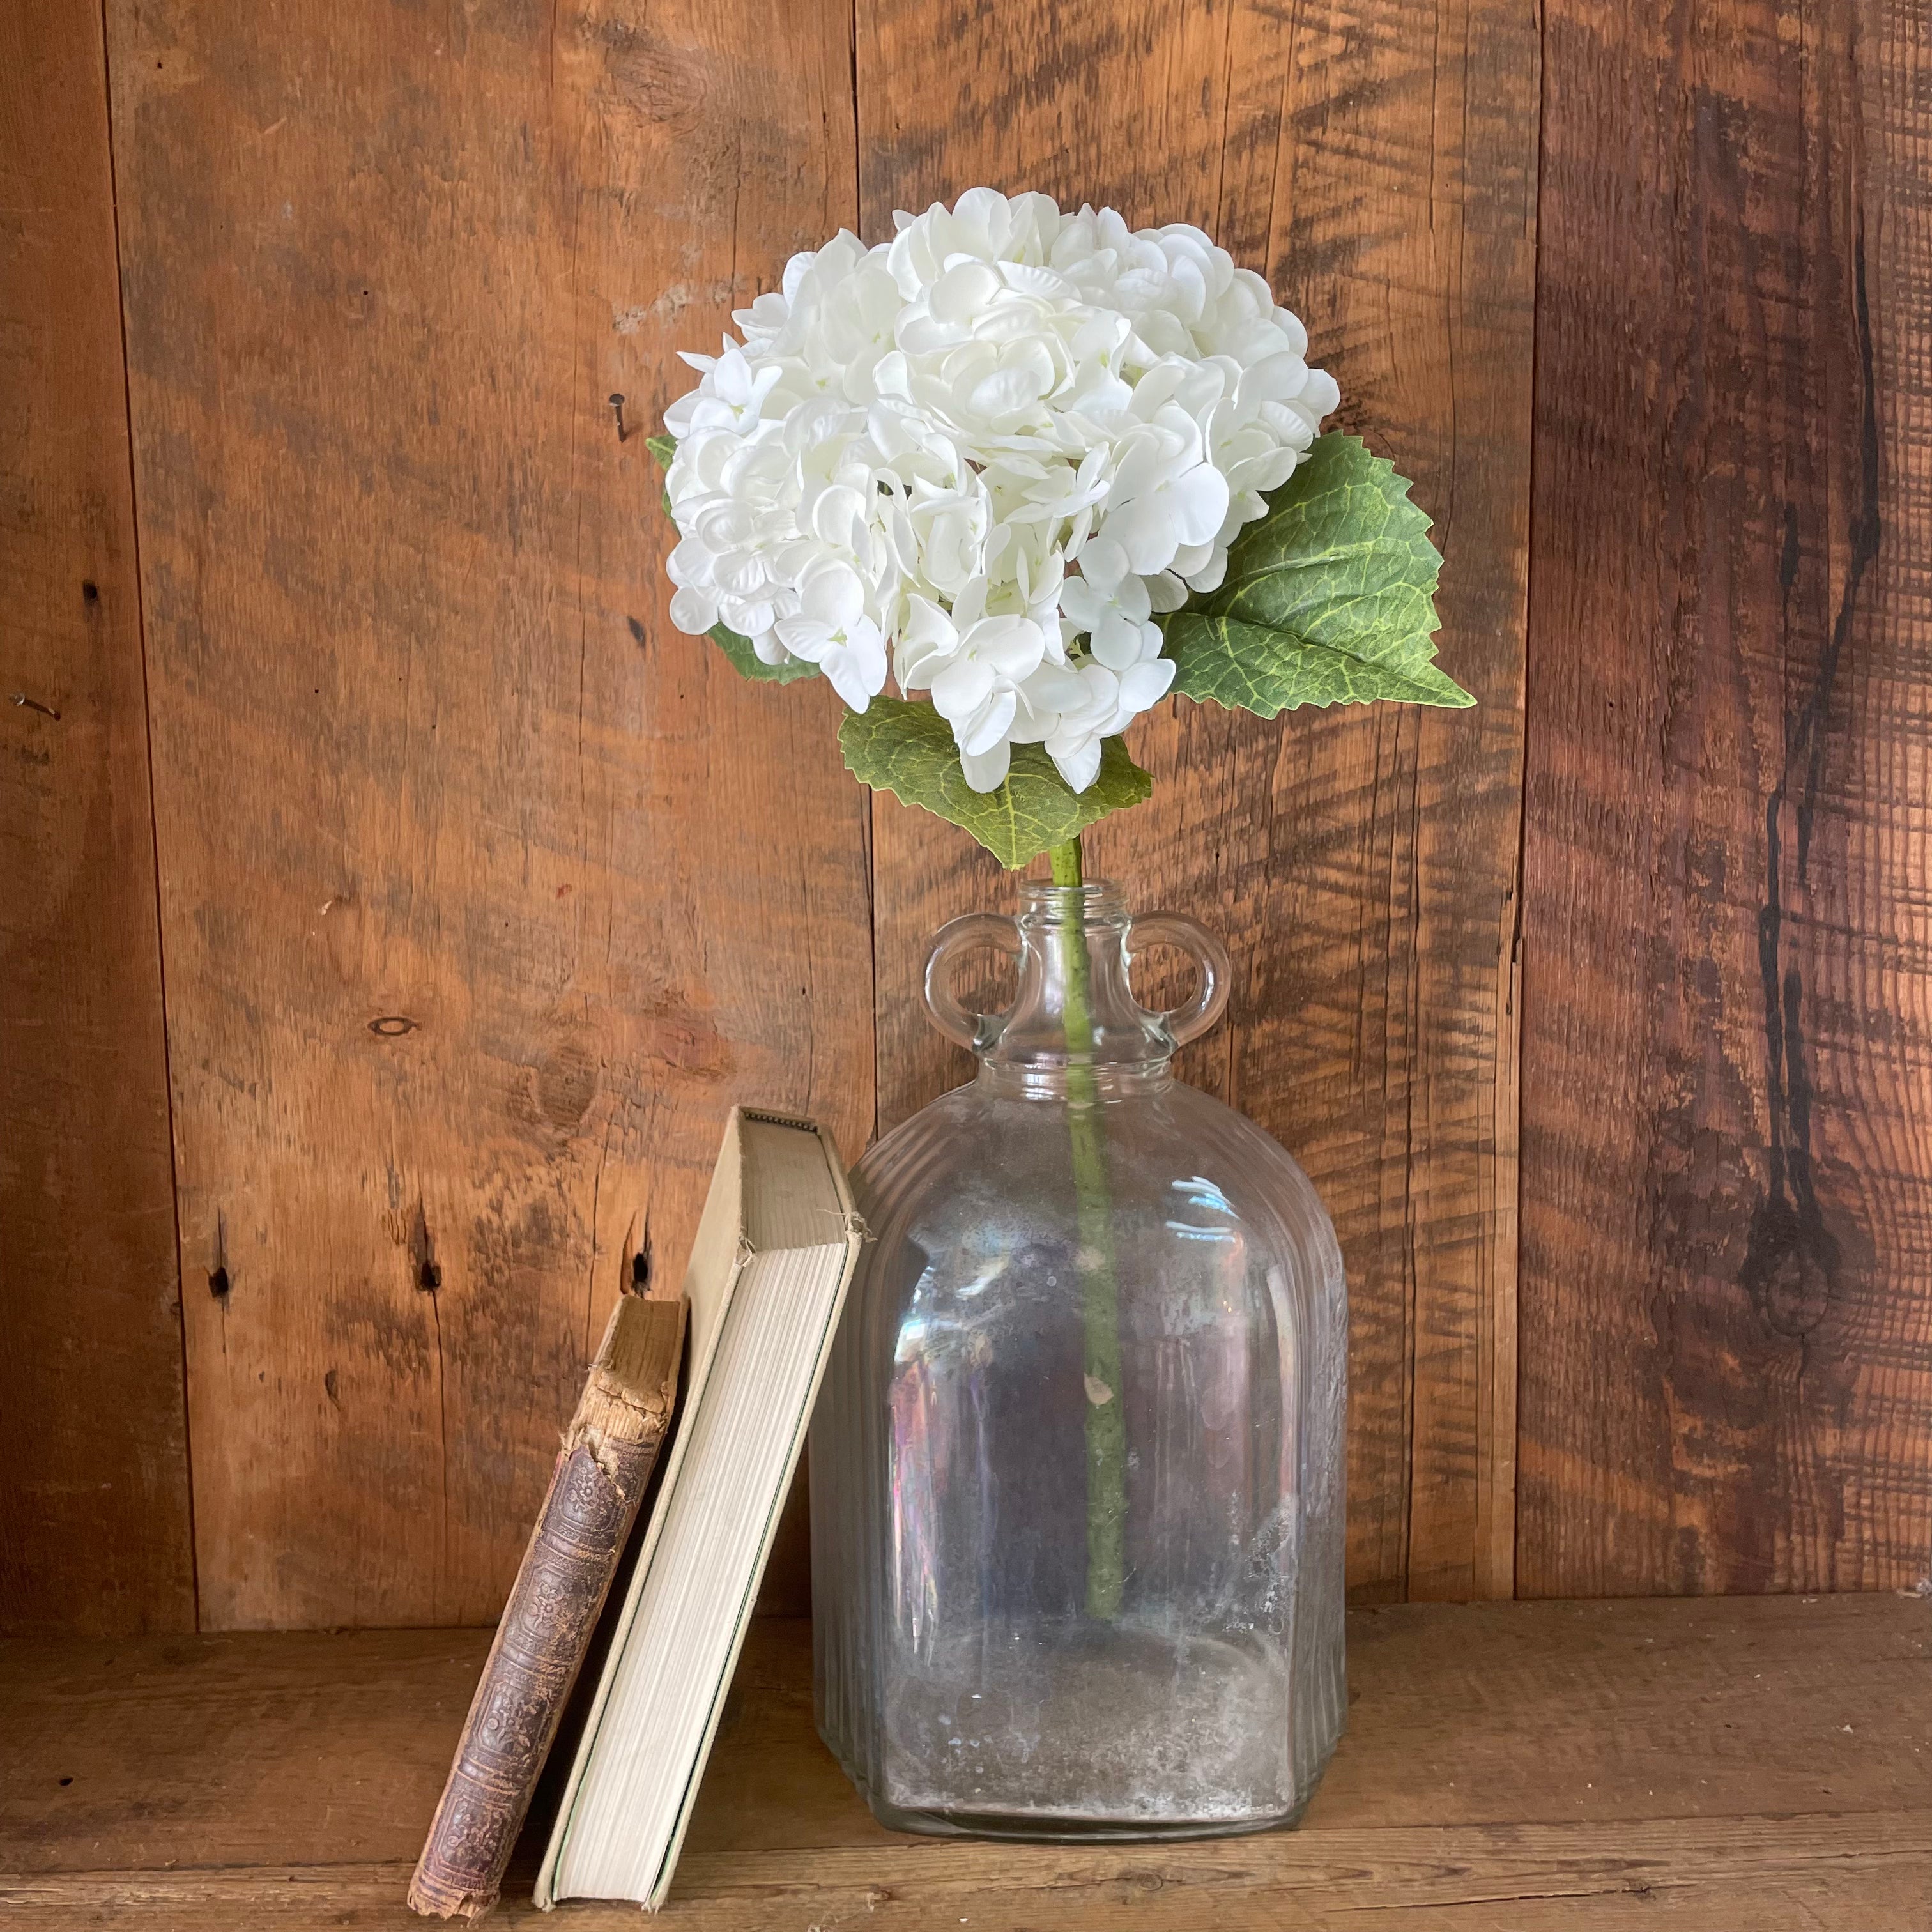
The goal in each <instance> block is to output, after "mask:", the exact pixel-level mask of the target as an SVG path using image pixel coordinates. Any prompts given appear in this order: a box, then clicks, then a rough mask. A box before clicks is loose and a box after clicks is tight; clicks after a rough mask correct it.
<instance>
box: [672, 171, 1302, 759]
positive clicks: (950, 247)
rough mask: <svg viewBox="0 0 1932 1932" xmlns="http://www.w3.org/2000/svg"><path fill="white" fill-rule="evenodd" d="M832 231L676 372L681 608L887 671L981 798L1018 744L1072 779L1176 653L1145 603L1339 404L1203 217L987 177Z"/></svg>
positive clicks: (687, 622)
mask: <svg viewBox="0 0 1932 1932" xmlns="http://www.w3.org/2000/svg"><path fill="white" fill-rule="evenodd" d="M895 220H896V222H897V225H898V233H897V234H896V235H895V236H894V238H893V239H892V241H890V242H882V243H880V244H879V245H877V246H876V247H874V248H866V247H865V245H863V244H862V242H859V239H857V237H856V236H853V235H851V234H849V233H841V234H840V235H838V236H836V237H835V239H833V240H832V241H831V242H828V243H827V244H826V245H825V246H824V247H823V248H820V249H818V250H817V251H815V252H814V253H811V254H802V255H796V256H794V257H793V258H792V260H791V261H790V263H789V264H787V267H786V269H785V272H784V281H783V284H782V287H781V288H780V289H778V290H775V291H772V292H769V293H766V294H764V295H761V296H759V297H758V298H757V300H756V301H755V302H753V303H752V305H751V307H750V308H746V309H741V310H739V311H737V312H736V314H734V315H733V321H734V322H735V323H736V325H737V327H738V329H739V339H736V340H733V339H732V338H727V339H726V341H725V342H724V347H723V350H722V352H721V353H720V354H719V355H718V356H715V357H712V356H687V357H686V358H685V360H686V361H687V362H690V363H691V365H693V366H694V368H697V370H698V371H700V380H699V383H698V385H697V388H696V389H693V390H692V391H691V392H689V393H688V395H684V396H682V397H680V398H679V399H678V400H677V401H676V402H674V403H673V404H671V406H670V408H669V409H668V410H666V411H665V413H664V424H665V427H666V428H667V429H668V430H669V431H670V433H671V434H672V435H673V437H676V439H677V449H676V455H675V456H674V457H673V459H672V461H671V464H670V470H669V472H668V474H667V477H666V479H665V487H666V490H667V495H668V496H669V499H670V508H671V514H672V516H673V519H674V520H675V521H676V525H677V528H678V532H679V538H680V539H681V540H680V541H679V543H678V544H677V546H676V549H675V550H673V552H672V553H671V557H670V565H669V568H670V576H671V579H672V581H673V583H674V584H675V585H676V594H675V595H674V596H673V598H672V600H671V605H670V614H671V618H672V621H673V622H674V623H676V625H677V626H678V628H679V629H681V630H683V631H690V632H693V633H700V632H703V631H709V630H710V629H712V628H713V627H714V626H715V625H718V624H723V625H726V626H727V627H728V628H730V630H732V631H736V632H737V633H738V634H739V635H740V636H742V637H745V638H748V639H749V640H750V641H751V646H752V648H753V649H754V650H755V651H756V652H757V655H758V657H759V658H760V659H761V660H763V661H764V662H765V663H766V664H773V665H776V664H784V663H786V662H787V661H790V660H801V661H805V662H808V663H811V664H817V666H818V667H819V668H820V670H822V671H823V673H824V674H825V675H826V677H827V678H828V679H829V680H830V682H832V685H833V686H834V688H835V689H836V690H837V691H838V694H839V696H840V697H841V698H842V699H843V700H844V702H845V703H846V704H847V706H850V708H851V709H853V710H854V711H860V712H862V711H864V710H865V709H866V707H867V706H868V704H869V703H870V702H871V700H872V698H873V697H875V696H877V694H878V693H879V692H880V691H882V690H883V689H884V688H885V685H886V679H887V676H888V675H890V676H892V678H893V679H895V681H896V682H897V683H898V687H899V688H900V690H901V692H903V693H904V694H907V695H908V696H910V695H911V694H914V693H926V694H929V696H930V699H931V701H932V704H933V705H934V706H935V709H937V710H938V712H939V713H940V715H941V716H943V717H944V718H945V719H946V721H947V723H948V724H950V726H951V727H952V730H953V737H954V739H955V742H956V744H957V745H958V748H959V754H960V760H961V764H962V769H963V770H964V772H965V775H966V780H967V782H968V784H970V785H971V787H973V788H974V790H976V791H980V792H986V791H991V790H994V789H995V788H996V787H998V785H999V784H1001V781H1003V780H1004V778H1005V777H1006V775H1007V769H1008V766H1009V763H1010V757H1011V751H1012V747H1013V745H1016V744H1037V745H1041V746H1042V747H1043V748H1044V749H1045V750H1046V752H1047V754H1049V757H1051V758H1052V760H1053V762H1054V763H1055V766H1057V767H1058V770H1059V772H1060V774H1061V777H1062V778H1064V780H1065V781H1066V782H1067V784H1068V785H1069V786H1070V787H1072V788H1073V790H1075V791H1076V792H1079V791H1083V790H1085V789H1086V787H1088V785H1090V784H1091V783H1092V782H1093V781H1094V775H1095V773H1096V772H1097V770H1098V769H1099V767H1100V755H1101V744H1102V741H1103V739H1106V738H1109V737H1111V736H1115V735H1116V734H1117V733H1119V732H1121V731H1122V730H1125V729H1126V727H1127V725H1128V724H1130V723H1131V722H1132V721H1133V720H1134V719H1135V718H1137V717H1138V716H1139V715H1141V713H1142V712H1145V711H1146V710H1147V709H1149V708H1150V707H1151V706H1153V705H1154V704H1157V703H1159V702H1160V700H1161V699H1162V698H1163V697H1164V696H1165V695H1166V693H1167V691H1168V689H1169V685H1171V684H1172V682H1173V678H1174V673H1175V666H1174V664H1173V662H1172V660H1171V659H1169V658H1165V657H1163V655H1162V654H1161V651H1162V633H1161V630H1160V626H1159V625H1157V623H1156V622H1154V617H1155V616H1156V613H1160V612H1166V611H1172V610H1178V609H1179V608H1181V606H1182V605H1183V604H1184V603H1185V602H1186V601H1187V598H1188V597H1189V595H1190V593H1194V592H1208V591H1211V590H1213V589H1215V588H1216V587H1217V586H1219V585H1220V583H1221V581H1222V578H1223V574H1224V572H1225V571H1226V568H1227V560H1228V547H1229V544H1231V543H1232V541H1234V540H1235V537H1236V536H1237V535H1238V533H1239V532H1240V531H1241V528H1242V526H1244V524H1245V523H1249V522H1251V521H1253V520H1254V519H1256V518H1257V517H1261V516H1262V515H1263V514H1265V511H1266V509H1267V505H1266V504H1265V502H1263V500H1262V496H1263V493H1264V492H1265V491H1269V490H1275V489H1277V488H1278V487H1280V485H1281V484H1283V483H1285V482H1286V481H1287V480H1288V478H1289V475H1290V474H1291V473H1292V471H1293V470H1294V469H1295V465H1296V464H1297V463H1298V462H1299V461H1300V460H1301V458H1302V457H1303V455H1304V453H1305V452H1307V450H1308V449H1309V447H1310V445H1311V444H1312V443H1313V441H1314V440H1315V436H1316V431H1317V430H1318V429H1319V427H1320V425H1321V422H1322V419H1323V418H1324V417H1325V416H1327V415H1328V414H1329V413H1330V412H1331V411H1332V410H1334V407H1335V406H1336V404H1337V400H1338V395H1337V389H1336V386H1335V384H1334V382H1333V381H1332V380H1331V379H1330V378H1329V377H1328V376H1327V375H1326V374H1324V373H1323V372H1322V371H1321V370H1319V369H1311V368H1310V367H1309V366H1308V364H1307V361H1306V360H1305V352H1306V350H1307V333H1306V332H1305V331H1304V329H1303V328H1302V326H1301V323H1299V322H1298V321H1297V320H1295V317H1293V316H1292V315H1291V314H1289V312H1288V311H1287V310H1286V309H1284V308H1280V307H1279V306H1278V305H1277V303H1276V302H1275V300H1274V296H1273V294H1272V293H1271V291H1270V290H1269V288H1268V284H1266V283H1265V281H1262V278H1261V277H1260V276H1259V275H1254V274H1253V273H1251V272H1249V271H1247V270H1246V269H1237V268H1236V267H1235V264H1234V262H1233V260H1232V258H1231V257H1229V254H1227V252H1226V250H1224V249H1222V248H1217V247H1216V246H1215V245H1214V243H1213V242H1211V241H1210V240H1209V239H1208V237H1207V236H1205V235H1204V234H1203V233H1202V232H1201V230H1200V229H1198V228H1192V227H1189V226H1185V225H1184V224H1179V223H1176V224H1174V225H1172V226H1167V227H1164V228H1146V229H1139V230H1134V229H1130V228H1129V227H1128V226H1127V223H1126V222H1125V221H1124V220H1123V219H1122V218H1121V216H1120V215H1119V214H1117V213H1116V212H1115V211H1114V210H1113V209H1112V208H1101V209H1099V210H1095V209H1094V208H1082V209H1081V210H1080V211H1079V213H1078V214H1065V213H1063V212H1062V211H1061V209H1060V208H1059V207H1058V205H1057V204H1056V203H1055V202H1054V201H1053V200H1052V199H1050V198H1049V196H1046V195H1043V194H1022V195H1016V196H1012V197H1010V198H1009V197H1008V196H1005V195H1003V194H1000V193H996V192H995V190H992V189H990V188H975V189H974V190H971V192H970V193H966V194H964V195H962V196H960V198H959V200H958V201H957V202H956V203H955V204H954V205H953V206H952V207H951V208H946V207H944V206H942V205H938V204H937V203H935V205H933V206H932V208H929V209H927V210H926V212H925V213H924V214H920V215H917V216H913V215H907V214H900V215H898V216H897V217H895Z"/></svg>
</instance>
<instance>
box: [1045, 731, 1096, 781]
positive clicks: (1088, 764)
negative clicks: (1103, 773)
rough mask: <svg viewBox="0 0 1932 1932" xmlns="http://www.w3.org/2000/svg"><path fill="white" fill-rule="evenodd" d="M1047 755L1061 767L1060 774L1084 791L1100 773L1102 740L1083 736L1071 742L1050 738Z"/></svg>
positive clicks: (1047, 744) (1047, 743) (1047, 742)
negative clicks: (1064, 742)
mask: <svg viewBox="0 0 1932 1932" xmlns="http://www.w3.org/2000/svg"><path fill="white" fill-rule="evenodd" d="M1046 751H1047V756H1048V757H1050V758H1051V759H1052V760H1053V762H1054V763H1055V765H1057V766H1058V767H1059V769H1060V775H1061V777H1062V778H1064V779H1065V780H1066V781H1067V784H1068V785H1069V786H1070V787H1071V788H1072V789H1073V790H1075V791H1077V792H1079V791H1085V790H1086V789H1087V787H1088V786H1089V785H1090V784H1092V783H1093V782H1094V780H1095V779H1096V778H1098V777H1099V776H1100V739H1098V738H1091V737H1083V738H1081V739H1077V740H1076V741H1075V742H1072V743H1070V744H1064V745H1063V744H1062V743H1061V742H1060V741H1059V740H1058V739H1052V738H1049V739H1048V740H1047V741H1046Z"/></svg>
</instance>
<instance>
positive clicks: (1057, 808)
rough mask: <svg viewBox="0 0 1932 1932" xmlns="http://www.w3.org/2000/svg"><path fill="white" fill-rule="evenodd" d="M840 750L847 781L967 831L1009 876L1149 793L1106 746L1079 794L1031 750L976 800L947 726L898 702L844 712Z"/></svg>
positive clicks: (1149, 784) (882, 700)
mask: <svg viewBox="0 0 1932 1932" xmlns="http://www.w3.org/2000/svg"><path fill="white" fill-rule="evenodd" d="M838 746H839V749H840V750H841V751H843V752H844V754H845V767H846V769H847V770H848V771H849V772H851V774H852V775H853V777H854V778H857V779H859V781H861V782H862V783H863V784H868V785H870V786H871V787H872V788H873V789H874V790H876V791H889V792H890V793H892V795H893V796H894V797H895V798H897V799H898V800H899V801H900V802H901V803H902V804H905V805H922V806H923V807H924V808H926V810H927V811H934V812H937V813H938V814H939V816H940V817H941V818H944V819H947V820H950V821H951V823H953V824H955V825H957V826H960V827H962V829H965V831H968V832H971V834H972V835H973V836H974V838H977V839H978V840H979V841H980V844H982V845H983V846H985V847H986V850H988V851H989V852H990V853H992V855H993V856H994V857H995V858H996V859H998V860H999V862H1000V863H1001V865H1004V866H1005V867H1006V868H1007V869H1008V870H1009V871H1017V870H1018V869H1019V867H1021V866H1022V865H1025V864H1026V863H1027V862H1028V860H1029V859H1037V857H1038V856H1040V853H1043V852H1044V851H1045V850H1046V849H1047V848H1048V847H1049V846H1052V845H1064V844H1066V842H1067V840H1068V839H1070V838H1072V837H1073V835H1074V834H1075V833H1076V832H1083V831H1085V829H1086V828H1087V827H1088V826H1090V825H1091V824H1093V823H1094V822H1095V820H1097V819H1102V818H1104V817H1106V815H1107V814H1108V813H1109V812H1110V811H1120V810H1121V808H1122V807H1123V806H1125V805H1139V803H1140V802H1141V801H1142V799H1144V798H1145V797H1146V796H1148V793H1149V792H1151V790H1153V789H1154V781H1153V780H1152V779H1151V778H1149V777H1148V775H1147V773H1146V772H1144V771H1142V769H1141V768H1140V766H1138V765H1137V764H1136V763H1134V761H1133V759H1132V758H1130V757H1128V755H1127V746H1126V745H1124V744H1123V743H1122V742H1121V740H1120V739H1118V738H1109V739H1106V741H1105V742H1103V745H1102V746H1101V748H1100V772H1099V775H1097V777H1096V778H1095V779H1094V782H1093V783H1092V784H1091V785H1089V786H1088V787H1087V789H1086V790H1085V791H1083V792H1075V791H1074V790H1072V789H1071V788H1070V787H1069V786H1068V784H1067V781H1066V780H1065V779H1064V778H1062V777H1061V775H1060V774H1059V772H1058V771H1056V770H1055V769H1054V763H1053V760H1052V759H1051V758H1049V757H1048V756H1047V755H1046V752H1045V751H1043V750H1042V749H1041V748H1040V746H1039V745H1015V746H1014V747H1013V769H1012V770H1011V771H1010V772H1009V773H1008V774H1007V781H1006V783H1005V784H1003V785H1001V787H1000V788H999V789H998V790H997V791H986V792H980V791H975V790H974V789H973V788H972V787H971V785H969V784H968V783H967V782H966V774H965V772H964V771H962V769H960V765H959V747H958V746H957V745H955V744H954V742H953V727H952V726H951V725H950V724H947V721H946V720H945V719H944V718H942V717H941V716H940V715H939V713H938V712H937V711H935V710H934V709H933V708H932V706H931V705H929V704H912V703H906V702H904V700H901V699H899V698H896V697H875V698H874V699H873V700H872V702H871V706H870V707H869V708H868V709H866V710H864V711H853V712H848V713H847V715H846V718H845V721H844V724H841V725H840V726H839V727H838Z"/></svg>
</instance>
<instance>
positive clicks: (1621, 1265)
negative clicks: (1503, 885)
mask: <svg viewBox="0 0 1932 1932" xmlns="http://www.w3.org/2000/svg"><path fill="white" fill-rule="evenodd" d="M1547 19H1548V21H1549V40H1548V55H1547V58H1548V71H1547V98H1548V101H1549V104H1550V107H1549V112H1548V113H1547V115H1546V117H1545V142H1546V146H1545V171H1544V185H1543V199H1542V216H1541V234H1542V238H1543V239H1542V250H1541V271H1540V274H1541V280H1540V284H1539V319H1538V338H1537V350H1538V387H1537V436H1538V443H1537V449H1538V456H1537V491H1536V505H1535V511H1536V514H1535V555H1534V568H1533V570H1532V578H1531V582H1532V593H1533V594H1532V613H1531V616H1532V621H1531V635H1532V637H1533V638H1534V639H1535V649H1534V655H1533V661H1532V667H1531V678H1530V684H1531V691H1532V728H1531V732H1530V741H1529V742H1530V763H1529V793H1528V811H1529V826H1530V837H1529V841H1528V887H1527V897H1526V913H1525V954H1526V962H1527V964H1526V974H1525V979H1526V984H1525V1011H1526V1020H1525V1035H1524V1040H1525V1045H1524V1084H1523V1094H1524V1100H1525V1117H1524V1137H1525V1142H1524V1144H1525V1161H1526V1166H1525V1179H1524V1189H1523V1266H1524V1288H1523V1364H1524V1373H1523V1444H1522V1456H1523V1463H1522V1472H1523V1479H1522V1490H1521V1497H1520V1524H1521V1541H1520V1548H1519V1571H1518V1581H1519V1585H1520V1588H1521V1589H1523V1591H1524V1592H1526V1594H1528V1593H1550V1594H1556V1595H1567V1594H1579V1593H1581V1594H1589V1595H1595V1594H1599V1593H1607V1592H1645V1591H1687V1592H1688V1591H1721V1590H1757V1589H1818V1588H1831V1589H1860V1588H1864V1589H1870V1588H1874V1587H1881V1588H1882V1587H1885V1586H1908V1585H1910V1584H1912V1583H1915V1581H1916V1580H1918V1579H1919V1578H1921V1577H1924V1575H1925V1574H1927V1571H1928V1569H1932V1475H1928V1472H1932V924H1928V922H1927V917H1926V901H1925V881H1926V878H1927V861H1926V852H1927V836H1928V832H1932V802H1928V801H1929V800H1932V793H1928V789H1927V784H1926V776H1927V769H1928V763H1927V757H1928V745H1932V735H1929V734H1928V724H1932V622H1928V618H1932V574H1928V572H1929V571H1932V566H1928V563H1927V557H1926V554H1925V545H1924V530H1925V528H1926V520H1927V511H1928V508H1932V481H1928V479H1932V378H1929V377H1928V372H1927V363H1926V359H1925V355H1924V306H1925V305H1924V290H1925V287H1926V284H1927V276H1928V273H1932V214H1929V213H1928V210H1929V209H1932V175H1928V172H1927V158H1926V148H1925V142H1924V126H1925V112H1926V100H1927V94H1926V89H1927V82H1928V77H1932V62H1928V59H1927V47H1926V44H1925V37H1926V23H1925V19H1924V13H1923V10H1922V9H1915V8H1912V7H1908V6H1904V5H1884V4H1876V3H1873V4H1864V3H1863V0H1861V4H1858V5H1847V6H1845V7H1835V8H1826V9H1824V10H1822V11H1820V10H1817V9H1807V8H1803V7H1799V6H1798V5H1795V4H1787V0H1724V4H1717V0H1700V4H1695V5H1690V6H1686V7H1678V8H1675V9H1672V10H1657V9H1643V8H1637V9H1630V8H1619V7H1609V6H1604V5H1598V4H1595V0H1553V4H1552V5H1550V7H1548V8H1547Z"/></svg>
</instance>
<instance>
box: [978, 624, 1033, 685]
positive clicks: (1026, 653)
mask: <svg viewBox="0 0 1932 1932" xmlns="http://www.w3.org/2000/svg"><path fill="white" fill-rule="evenodd" d="M964 643H965V649H968V650H970V651H971V652H972V653H973V655H974V656H975V657H976V658H979V660H980V661H981V662H982V663H983V664H990V665H991V666H992V667H993V669H994V670H996V671H998V672H1000V673H1002V675H1004V676H1007V677H1025V676H1026V675H1027V673H1028V672H1029V671H1031V670H1037V668H1038V667H1039V664H1040V660H1041V658H1043V657H1044V656H1045V655H1046V635H1045V634H1044V633H1043V631H1041V629H1040V626H1039V625H1037V624H1036V623H1035V622H1034V621H1033V619H1031V617H986V618H983V619H981V620H980V622H978V623H977V624H975V625H974V626H973V628H972V631H971V633H970V634H968V636H967V637H966V638H965V640H964Z"/></svg>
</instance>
